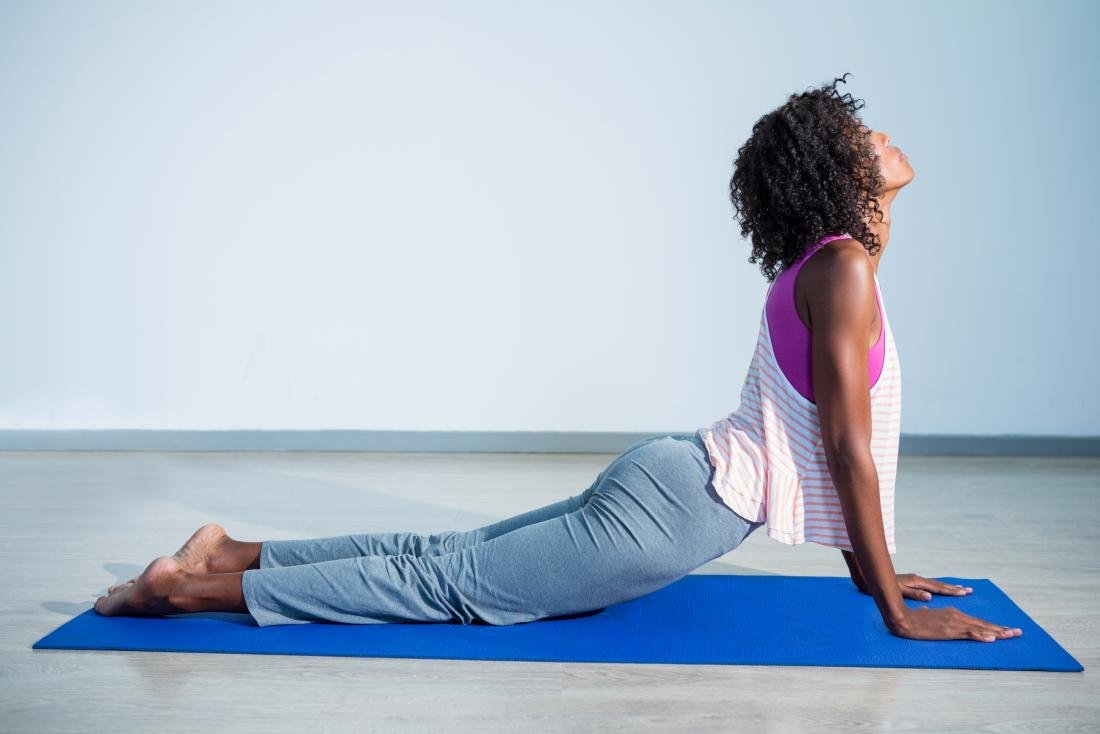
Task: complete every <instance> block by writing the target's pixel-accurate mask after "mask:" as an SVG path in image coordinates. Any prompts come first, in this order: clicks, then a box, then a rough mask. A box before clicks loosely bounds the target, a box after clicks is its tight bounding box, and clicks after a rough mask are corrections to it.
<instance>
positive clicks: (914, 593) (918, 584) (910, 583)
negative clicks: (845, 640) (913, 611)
mask: <svg viewBox="0 0 1100 734" xmlns="http://www.w3.org/2000/svg"><path fill="white" fill-rule="evenodd" d="M895 576H896V577H897V580H898V589H899V590H900V591H901V595H902V596H904V597H905V598H906V599H916V600H917V601H928V600H929V599H931V598H932V594H944V595H949V596H966V595H967V594H969V593H970V592H971V591H973V590H974V589H972V588H970V587H969V586H966V587H963V586H959V585H958V584H945V583H944V582H942V581H935V580H933V579H926V578H924V577H923V576H918V575H917V574H915V573H899V574H895ZM856 588H857V589H859V590H860V591H861V592H863V593H864V594H868V595H870V593H871V590H870V589H868V588H867V584H866V582H864V581H863V579H862V577H860V578H859V579H857V580H856Z"/></svg>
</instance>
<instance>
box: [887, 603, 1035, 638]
mask: <svg viewBox="0 0 1100 734" xmlns="http://www.w3.org/2000/svg"><path fill="white" fill-rule="evenodd" d="M887 628H888V629H889V630H890V633H891V634H894V635H897V636H898V637H905V638H908V639H910V640H978V641H980V642H994V641H995V640H1004V639H1008V638H1011V637H1019V636H1020V635H1022V634H1023V630H1021V629H1020V628H1019V627H1003V626H1001V625H999V624H993V623H992V622H986V621H985V620H984V619H978V618H977V617H971V616H970V615H969V614H967V613H965V612H961V611H959V610H958V609H956V608H955V607H942V608H939V609H932V608H931V607H920V608H919V609H906V611H905V616H903V617H902V618H901V619H899V620H897V621H894V622H890V623H888V624H887Z"/></svg>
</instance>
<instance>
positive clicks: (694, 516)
mask: <svg viewBox="0 0 1100 734" xmlns="http://www.w3.org/2000/svg"><path fill="white" fill-rule="evenodd" d="M845 76H847V75H845ZM838 81H845V79H844V78H840V79H835V80H834V81H833V83H832V84H831V85H825V86H823V87H821V88H819V89H812V90H810V91H807V92H805V93H802V94H798V95H791V96H790V98H789V99H788V100H787V102H786V103H785V104H784V105H783V106H781V107H779V108H778V109H776V110H774V111H773V112H771V113H769V114H767V115H765V116H764V117H762V118H761V119H760V120H758V121H757V122H756V124H755V125H754V126H753V129H752V136H751V137H750V139H749V140H748V141H747V142H746V143H745V145H744V146H743V147H742V148H741V149H740V150H739V151H738V158H737V161H736V164H735V173H734V175H733V178H732V180H731V182H730V194H731V199H732V201H733V203H734V206H735V209H736V211H737V214H738V217H739V219H740V222H741V233H742V235H743V236H746V235H747V236H750V237H751V241H752V255H751V256H750V258H749V262H757V260H758V259H759V260H760V261H762V270H763V272H764V274H765V276H766V277H767V279H768V280H769V281H770V282H771V287H770V288H769V291H768V297H767V299H766V302H765V308H764V310H763V313H762V315H761V327H760V338H759V339H758V341H757V348H756V353H755V354H754V356H753V360H752V363H751V364H750V367H749V374H748V377H747V378H746V380H745V383H744V386H743V387H742V390H741V405H740V407H739V408H738V409H737V410H736V411H734V412H733V413H731V414H729V415H728V416H726V417H725V418H722V419H721V420H718V421H716V422H714V423H712V424H710V425H708V426H704V427H703V428H700V429H698V430H697V431H695V432H694V433H690V434H671V435H656V436H650V437H648V438H645V439H643V440H642V441H639V442H638V443H635V444H634V445H633V446H631V447H630V448H628V449H626V451H624V452H623V453H622V454H620V455H619V456H618V457H617V458H616V459H615V460H614V461H612V462H611V464H609V465H608V466H607V468H605V469H604V470H603V471H602V472H601V473H600V474H599V476H598V477H597V478H596V480H595V482H593V483H592V485H591V486H590V487H588V488H587V489H586V490H584V491H583V492H581V493H580V494H578V495H576V496H573V497H570V498H568V499H564V500H561V501H559V502H555V503H553V504H550V505H547V506H545V507H542V508H539V509H535V510H531V511H529V512H526V513H523V514H520V515H517V516H515V517H511V518H508V519H505V520H502V521H500V522H496V523H493V524H490V525H487V526H485V527H482V528H478V529H476V530H470V531H466V532H459V531H446V532H441V533H436V534H433V535H426V536H425V535H418V534H415V533H374V534H365V535H349V536H337V537H329V538H315V539H308V540H287V541H266V542H262V543H259V542H245V541H238V540H234V539H232V538H229V537H228V536H227V535H226V534H225V532H224V531H223V530H222V528H221V527H220V526H218V525H214V524H211V525H204V526H203V527H201V528H199V530H198V531H196V532H195V534H194V535H193V536H192V537H191V538H190V540H188V541H187V543H186V544H185V545H184V546H183V547H182V548H181V549H180V550H179V551H178V552H177V553H176V554H175V555H173V556H164V557H161V558H158V559H156V560H155V561H153V562H152V563H151V564H150V565H149V566H148V568H146V569H145V571H144V572H143V573H142V574H141V575H140V576H139V577H137V578H135V579H132V580H131V581H128V582H126V583H124V584H121V585H118V586H115V587H112V588H111V589H109V590H108V596H105V597H100V598H99V599H98V600H97V601H96V604H95V609H96V611H97V612H99V613H100V614H105V615H112V614H172V613H180V612H197V611H237V612H247V613H250V614H251V615H252V616H253V617H254V618H255V620H256V622H257V623H258V624H259V625H261V626H267V625H274V624H297V623H304V622H311V621H330V622H344V623H353V624H371V623H385V622H454V621H458V622H461V623H463V624H470V623H487V624H494V625H506V624H516V623H522V622H530V621H533V620H537V619H544V618H548V617H555V616H562V615H567V614H575V613H580V612H586V611H592V610H598V609H601V608H603V607H606V606H609V605H611V604H615V603H618V602H622V601H626V600H629V599H633V598H637V597H639V596H642V595H645V594H648V593H650V592H652V591H655V590H657V589H659V588H661V587H663V586H666V585H667V584H669V583H672V582H673V581H675V580H677V579H678V578H680V577H682V576H684V575H686V574H688V573H690V572H691V571H692V570H694V569H696V568H698V567H699V566H701V565H703V564H704V563H706V562H708V561H710V560H712V559H714V558H717V557H719V556H721V555H723V554H725V553H727V552H729V551H731V550H733V549H734V548H736V547H737V546H738V545H740V544H741V542H742V541H743V540H744V539H745V538H746V537H747V536H748V535H749V534H750V533H752V532H753V531H754V530H755V529H756V528H758V527H761V526H764V525H767V528H768V529H767V534H768V535H769V536H770V537H772V538H775V539H776V540H779V541H781V542H784V543H788V544H791V545H794V544H798V543H803V542H806V541H810V542H816V543H821V544H823V545H828V546H831V547H837V548H840V549H842V551H843V552H844V557H845V561H846V562H847V564H848V567H849V571H850V572H851V575H852V580H853V582H854V583H855V585H856V586H857V588H858V589H859V590H860V591H862V592H863V593H866V594H869V595H871V596H873V597H874V599H875V602H876V604H877V606H878V608H879V611H880V612H881V614H882V616H883V620H884V621H885V623H886V626H887V628H888V629H889V630H890V632H892V633H893V634H895V635H898V636H901V637H908V638H912V639H923V640H946V639H973V640H985V641H993V640H995V639H998V638H1006V637H1014V636H1017V635H1019V634H1021V631H1020V630H1019V629H1018V628H1014V629H1009V628H1006V627H1003V626H1001V625H997V624H992V623H990V622H986V621H983V620H980V619H977V618H975V617H971V616H969V615H966V614H964V613H962V612H959V611H958V610H957V609H955V608H952V607H947V608H943V609H930V608H928V607H922V608H916V609H911V608H909V607H908V606H906V604H905V603H904V602H903V601H902V599H903V598H904V597H907V598H910V599H918V600H923V599H928V598H930V597H931V594H932V593H940V594H951V595H964V594H966V593H969V592H970V591H971V590H970V589H968V588H967V589H964V588H961V587H958V586H952V585H948V584H944V583H941V582H939V581H934V580H931V579H925V578H922V577H920V576H917V575H915V574H902V575H897V574H895V573H894V570H893V566H892V563H891V560H890V556H889V554H890V553H892V552H894V544H893V486H894V485H893V482H894V473H895V470H896V465H897V444H898V440H897V439H898V432H899V429H900V365H899V363H898V360H897V353H896V349H895V347H894V343H893V337H892V333H891V332H890V329H889V321H888V319H887V318H886V312H885V309H884V308H883V307H882V298H881V293H880V292H879V290H878V284H877V276H876V273H877V271H878V264H879V260H880V258H881V256H882V252H883V251H884V250H885V246H886V242H887V240H888V239H889V231H890V216H889V212H890V205H891V203H892V202H893V200H894V197H895V196H897V193H898V191H900V190H901V189H902V187H904V186H905V185H906V184H908V183H909V182H910V181H911V180H912V179H913V175H914V174H913V169H912V167H911V166H910V165H909V162H908V160H907V159H906V157H905V156H904V154H902V153H901V151H899V150H898V149H896V148H892V147H889V146H888V142H889V138H888V136H887V135H885V134H884V133H881V132H875V131H871V130H869V129H868V128H866V127H865V126H864V125H863V124H862V123H861V121H860V120H859V119H858V117H857V116H856V114H855V113H856V111H857V110H858V109H859V108H860V106H861V104H860V103H861V100H853V99H852V97H851V95H849V94H845V95H839V94H838V93H837V90H836V83H837V82H838ZM826 245H828V247H826ZM780 271H782V272H780ZM800 274H801V277H798V276H799V275H800Z"/></svg>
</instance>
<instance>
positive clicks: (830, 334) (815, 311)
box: [803, 240, 908, 630]
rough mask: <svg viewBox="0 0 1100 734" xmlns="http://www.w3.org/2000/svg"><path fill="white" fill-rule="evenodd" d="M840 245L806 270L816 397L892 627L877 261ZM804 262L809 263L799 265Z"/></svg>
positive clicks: (896, 607)
mask: <svg viewBox="0 0 1100 734" xmlns="http://www.w3.org/2000/svg"><path fill="white" fill-rule="evenodd" d="M837 245H839V246H837V247H829V248H826V249H824V250H822V251H821V254H819V255H816V256H815V257H814V258H813V259H814V260H818V262H817V263H814V265H815V267H813V269H812V270H811V271H810V273H808V275H810V277H811V279H812V285H811V287H810V288H809V289H808V294H809V295H808V304H809V310H810V316H811V319H812V333H813V338H812V340H813V344H812V373H813V383H814V395H815V398H816V402H817V413H818V420H819V421H820V423H821V438H822V441H823V445H824V450H825V458H826V462H827V464H828V467H829V473H830V475H831V476H832V480H833V486H834V487H835V488H836V492H837V497H838V498H839V499H840V505H841V510H842V512H843V514H844V525H845V527H846V528H847V531H848V540H849V541H850V542H851V544H852V549H853V550H854V555H855V561H856V564H855V565H856V566H857V567H858V568H859V570H860V572H861V575H862V577H863V580H864V583H865V584H866V585H867V588H868V593H870V594H871V596H873V597H874V599H875V604H876V605H877V606H878V609H879V613H880V614H882V618H883V621H884V622H886V624H887V626H888V627H890V629H891V630H893V629H894V627H895V626H896V625H897V624H898V623H899V622H901V621H902V620H903V619H904V617H905V615H906V613H907V611H908V607H906V606H905V602H904V601H903V600H902V595H901V591H900V590H899V588H898V583H897V576H896V575H895V573H894V565H893V563H892V562H891V560H890V552H889V549H888V548H887V547H886V533H885V531H884V529H883V525H882V506H881V504H880V499H879V486H878V470H877V468H876V466H875V462H874V458H873V457H872V455H871V395H870V385H869V381H868V375H867V352H868V345H867V342H868V339H869V338H870V334H871V324H872V322H873V320H874V308H875V305H874V304H875V302H876V301H875V280H874V266H873V265H872V263H871V260H870V258H868V256H867V251H866V250H865V249H864V247H863V246H862V245H861V244H860V243H859V242H856V241H854V240H852V241H848V242H841V243H837ZM819 258H820V259H819ZM809 267H810V263H807V265H806V267H804V268H803V271H805V270H806V269H807V268H809Z"/></svg>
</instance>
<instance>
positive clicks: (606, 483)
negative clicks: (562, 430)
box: [586, 433, 759, 573]
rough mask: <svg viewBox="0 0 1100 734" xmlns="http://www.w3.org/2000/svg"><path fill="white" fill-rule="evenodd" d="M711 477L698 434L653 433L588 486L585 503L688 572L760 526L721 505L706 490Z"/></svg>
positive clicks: (618, 458) (620, 457) (716, 495)
mask: <svg viewBox="0 0 1100 734" xmlns="http://www.w3.org/2000/svg"><path fill="white" fill-rule="evenodd" d="M713 476H714V469H713V467H712V466H711V464H710V460H709V459H708V457H707V451H706V446H705V444H703V442H702V439H700V438H699V436H698V435H697V434H695V433H673V434H658V435H654V436H649V437H647V438H644V439H642V440H641V441H639V442H637V443H635V444H633V445H632V446H630V447H629V448H627V449H626V450H625V451H624V452H623V453H622V454H620V455H619V456H618V457H617V458H616V459H615V461H614V462H612V463H611V464H610V465H609V466H608V467H607V469H605V470H604V472H603V473H602V474H601V475H600V478H599V480H598V481H597V482H596V483H595V484H594V485H593V487H592V490H593V491H592V493H591V495H590V497H589V498H588V501H587V503H586V504H589V505H594V506H595V507H596V508H597V509H598V510H600V511H601V512H602V513H604V514H606V515H607V516H609V517H612V518H614V519H616V520H617V521H618V522H619V523H621V524H622V525H623V526H624V527H625V528H627V529H628V530H630V531H631V532H633V533H634V534H636V535H637V536H638V537H639V540H640V541H642V540H645V539H648V540H649V541H650V542H651V543H652V544H653V545H654V546H655V547H657V546H659V547H661V548H662V551H661V552H662V553H663V554H665V555H669V554H672V555H676V556H680V558H679V559H678V560H679V562H680V563H681V564H683V565H686V566H688V567H689V568H688V570H691V568H695V567H697V566H699V565H702V564H703V563H706V562H707V561H709V560H711V559H713V558H716V557H718V556H720V555H722V554H723V553H727V552H729V551H730V550H732V549H734V548H736V547H737V546H738V545H740V543H741V542H742V541H743V540H744V538H745V537H747V536H748V535H749V533H751V532H752V531H753V530H755V529H756V527H759V524H757V523H751V522H749V521H748V520H746V519H745V518H743V517H741V516H740V515H738V514H737V513H735V512H734V511H733V510H732V509H730V508H729V507H728V506H727V505H725V504H724V503H723V502H722V501H721V498H720V497H719V496H718V494H717V493H716V492H715V491H714V490H713V488H712V486H711V480H712V478H713ZM670 560H673V559H670ZM686 572H687V571H685V573H686Z"/></svg>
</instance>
